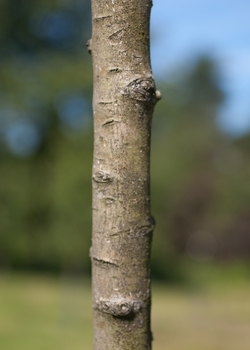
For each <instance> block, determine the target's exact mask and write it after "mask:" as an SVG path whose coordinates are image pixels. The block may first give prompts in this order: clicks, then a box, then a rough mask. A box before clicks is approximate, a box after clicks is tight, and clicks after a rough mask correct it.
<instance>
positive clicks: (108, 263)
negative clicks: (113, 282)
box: [92, 256, 120, 268]
mask: <svg viewBox="0 0 250 350" xmlns="http://www.w3.org/2000/svg"><path fill="white" fill-rule="evenodd" d="M92 259H93V261H94V262H96V263H97V264H98V265H99V266H101V267H104V268H107V267H110V266H113V267H116V268H120V266H119V265H117V264H116V263H114V262H113V261H111V260H108V259H102V258H97V257H95V256H92Z"/></svg>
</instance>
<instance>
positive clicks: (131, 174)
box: [87, 0, 159, 350]
mask: <svg viewBox="0 0 250 350" xmlns="http://www.w3.org/2000/svg"><path fill="white" fill-rule="evenodd" d="M151 6H152V2H151V0H92V39H91V40H89V42H88V44H87V46H88V50H89V52H91V54H92V60H93V73H94V95H93V111H94V133H95V135H94V161H93V233H92V248H91V253H90V255H91V259H92V293H93V315H94V350H109V349H110V350H113V349H115V350H126V349H127V350H132V349H137V350H141V349H143V350H144V349H145V350H146V349H147V350H148V349H151V331H150V303H151V294H150V266H149V258H150V248H151V241H152V234H153V228H154V224H153V220H152V218H151V215H150V193H149V156H150V133H151V119H152V113H153V109H154V105H155V103H156V101H157V99H158V98H159V93H158V92H156V88H155V82H154V79H153V76H152V72H151V66H150V53H149V17H150V10H151Z"/></svg>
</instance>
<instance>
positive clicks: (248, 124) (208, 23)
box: [151, 0, 250, 136]
mask: <svg viewBox="0 0 250 350" xmlns="http://www.w3.org/2000/svg"><path fill="white" fill-rule="evenodd" d="M151 37H152V46H151V60H152V67H153V72H154V74H155V76H156V78H158V79H160V77H162V76H163V75H164V74H163V73H166V75H165V76H167V74H169V73H171V72H172V71H174V70H175V69H176V68H177V67H179V66H185V65H188V64H189V63H191V62H192V60H193V59H194V58H195V57H197V55H201V54H206V53H207V54H209V55H211V56H212V57H214V58H215V59H216V60H217V61H218V63H219V65H220V68H221V73H222V75H221V84H222V85H223V87H224V89H225V90H226V92H227V93H228V99H227V101H226V103H225V105H224V106H223V108H222V109H221V112H220V115H219V118H218V124H219V126H220V127H222V128H223V129H224V130H226V131H228V132H229V133H231V134H234V135H236V136H238V135H242V134H244V133H245V132H247V131H249V129H250V1H249V0H155V1H154V6H153V8H152V15H151Z"/></svg>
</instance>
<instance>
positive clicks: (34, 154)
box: [0, 0, 250, 280]
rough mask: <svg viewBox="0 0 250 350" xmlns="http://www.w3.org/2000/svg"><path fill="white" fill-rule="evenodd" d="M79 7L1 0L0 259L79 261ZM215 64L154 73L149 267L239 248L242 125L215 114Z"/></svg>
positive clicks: (82, 178) (88, 158) (86, 116)
mask: <svg viewBox="0 0 250 350" xmlns="http://www.w3.org/2000/svg"><path fill="white" fill-rule="evenodd" d="M90 18H91V15H90V1H82V0H71V1H69V0H60V1H59V0H50V1H47V0H43V1H41V0H33V1H31V0H25V1H24V0H2V1H1V3H0V146H1V149H0V174H1V181H0V213H1V218H0V219H1V231H0V267H1V266H2V267H3V268H6V267H13V268H22V269H24V268H25V269H40V270H52V271H65V270H76V271H84V272H89V269H90V262H89V257H88V251H89V247H90V245H91V244H90V240H91V166H92V122H91V114H92V110H91V96H92V70H91V60H90V57H88V53H87V51H86V48H85V43H86V41H87V40H88V39H89V38H90V35H91V29H90ZM219 74H220V72H219V69H218V67H217V65H216V62H215V61H214V60H213V59H211V58H210V57H200V58H198V59H197V60H194V62H193V65H191V66H189V67H188V68H186V69H181V68H180V69H179V72H178V74H173V76H172V77H167V78H166V79H165V80H162V81H161V82H160V84H158V85H161V87H160V89H161V91H162V94H163V99H162V101H161V102H160V103H159V104H158V105H157V108H156V111H155V115H154V120H153V135H152V155H151V177H152V190H151V192H152V213H153V215H154V216H155V218H156V222H157V224H156V230H155V237H154V244H153V254H152V255H153V257H152V270H153V273H154V275H155V276H159V277H162V278H168V279H169V280H171V279H174V278H179V275H178V273H179V272H178V271H177V270H178V266H179V264H178V262H180V261H181V258H180V257H183V256H189V257H190V258H191V259H195V260H198V261H207V260H209V259H242V258H244V259H247V257H248V256H249V253H250V242H249V237H250V235H249V234H250V232H249V230H250V229H249V227H250V226H249V218H250V211H249V204H250V187H249V185H248V183H249V173H250V165H249V161H248V155H249V147H250V142H249V139H250V137H249V135H248V136H246V137H244V138H241V139H237V140H235V139H230V138H229V137H228V136H226V135H224V134H223V133H222V132H221V131H219V130H218V128H217V126H216V117H217V114H218V111H219V108H220V107H221V105H222V103H223V102H224V100H225V99H226V98H227V97H226V95H225V93H224V91H223V90H222V88H221V86H220V77H219ZM236 233H237V234H238V235H239V237H240V240H239V239H237V234H236Z"/></svg>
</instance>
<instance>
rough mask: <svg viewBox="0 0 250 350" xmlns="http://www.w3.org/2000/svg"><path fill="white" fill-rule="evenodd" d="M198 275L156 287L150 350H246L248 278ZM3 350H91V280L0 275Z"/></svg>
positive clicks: (249, 306) (217, 272) (249, 314)
mask: <svg viewBox="0 0 250 350" xmlns="http://www.w3.org/2000/svg"><path fill="white" fill-rule="evenodd" d="M197 271H198V272H197ZM197 271H196V272H195V270H194V280H195V281H196V282H195V283H193V285H192V286H189V287H170V286H167V285H160V284H155V283H154V284H153V305H152V329H153V335H154V342H153V349H154V350H168V349H171V350H248V349H249V344H250V281H249V280H248V279H247V278H245V277H244V278H243V275H244V274H243V275H240V274H237V273H236V272H235V269H234V270H232V271H233V272H232V273H231V274H228V278H226V277H225V276H227V273H223V269H222V270H220V269H217V270H216V269H214V270H213V271H214V273H212V272H211V269H210V270H209V272H207V271H206V270H204V272H203V274H202V270H197ZM205 275H206V276H207V278H205ZM220 276H221V278H220ZM230 276H234V278H231V277H230ZM235 276H236V277H235ZM237 276H239V277H237ZM244 276H245V275H244ZM222 277H223V278H222ZM199 278H201V279H203V282H202V283H200V284H199V283H197V280H198V279H199ZM0 349H1V350H80V349H81V350H91V349H92V316H91V291H90V282H89V280H85V279H84V278H82V279H76V278H70V277H68V276H62V277H60V278H59V277H57V278H56V277H51V276H38V275H23V274H11V273H9V274H6V273H5V274H1V275H0ZM100 350H101V349H100ZM131 350H136V349H131ZM138 350H140V349H138Z"/></svg>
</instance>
